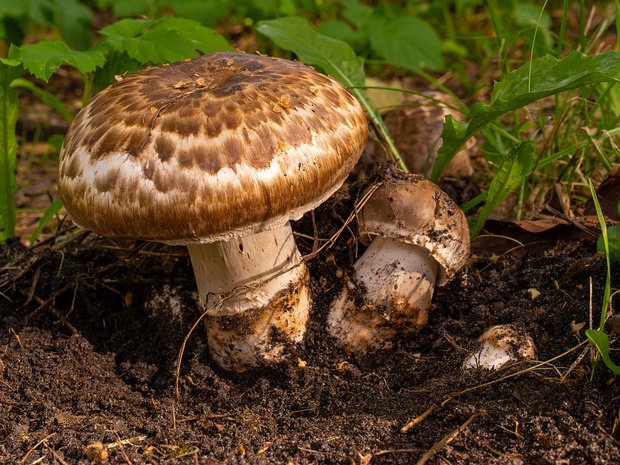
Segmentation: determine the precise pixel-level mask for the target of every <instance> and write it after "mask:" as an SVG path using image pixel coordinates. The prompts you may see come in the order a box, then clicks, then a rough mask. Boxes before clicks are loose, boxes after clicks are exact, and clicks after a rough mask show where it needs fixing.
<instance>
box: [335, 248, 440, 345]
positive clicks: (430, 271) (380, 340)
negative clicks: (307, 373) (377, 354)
mask: <svg viewBox="0 0 620 465" xmlns="http://www.w3.org/2000/svg"><path fill="white" fill-rule="evenodd" d="M438 266H439V265H438V264H437V262H436V261H435V260H434V259H433V258H432V257H431V256H430V255H429V253H428V252H427V251H426V250H424V249H422V248H420V247H418V246H415V245H411V244H406V243H403V242H399V241H397V240H394V239H386V238H383V237H375V239H374V240H373V241H372V242H371V243H370V245H369V246H368V248H367V249H366V251H365V252H364V253H363V254H362V256H361V257H360V258H359V259H358V260H357V261H356V263H355V265H354V272H353V276H352V277H353V279H349V280H348V282H347V286H345V289H344V290H343V292H342V293H341V294H340V296H339V297H338V299H336V301H335V302H334V303H333V304H332V308H331V310H330V314H329V317H328V326H329V329H330V332H331V333H332V334H333V335H334V336H335V337H336V338H337V339H339V340H340V342H341V343H342V345H343V346H344V347H345V348H347V349H348V350H351V351H354V352H361V353H363V352H366V351H368V350H375V349H379V348H382V347H387V346H389V345H390V341H391V339H392V338H393V337H394V335H395V334H396V333H402V332H404V331H405V332H406V331H417V330H419V329H420V328H422V327H423V326H424V325H425V324H426V321H427V319H428V308H429V307H430V305H431V300H432V297H433V292H434V289H435V281H436V279H437V272H438Z"/></svg>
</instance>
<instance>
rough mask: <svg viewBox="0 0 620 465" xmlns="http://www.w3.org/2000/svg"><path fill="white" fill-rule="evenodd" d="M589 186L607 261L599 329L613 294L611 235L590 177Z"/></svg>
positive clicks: (602, 325) (601, 326) (603, 321)
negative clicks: (610, 252) (610, 251)
mask: <svg viewBox="0 0 620 465" xmlns="http://www.w3.org/2000/svg"><path fill="white" fill-rule="evenodd" d="M588 187H589V189H590V194H591V195H592V201H593V202H594V208H595V209H596V216H597V218H598V222H599V225H600V226H601V236H602V237H603V246H604V248H605V261H606V262H607V278H606V281H605V290H604V292H603V305H602V306H601V322H600V324H599V329H600V330H603V328H604V327H605V320H606V319H607V308H608V307H609V296H610V294H611V259H610V256H609V235H608V233H607V222H606V221H605V216H604V215H603V210H602V209H601V204H600V203H599V201H598V196H597V195H596V190H595V189H594V185H592V181H591V180H589V179H588Z"/></svg>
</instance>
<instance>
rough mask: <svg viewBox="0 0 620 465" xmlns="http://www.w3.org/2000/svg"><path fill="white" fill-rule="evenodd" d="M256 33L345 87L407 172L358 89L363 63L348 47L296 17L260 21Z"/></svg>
mask: <svg viewBox="0 0 620 465" xmlns="http://www.w3.org/2000/svg"><path fill="white" fill-rule="evenodd" d="M256 30H257V31H258V32H260V33H261V34H263V35H265V36H267V37H269V38H270V39H271V40H273V41H274V43H275V44H276V45H277V46H278V47H281V48H283V49H284V50H290V51H291V52H293V53H295V55H297V58H299V60H301V61H302V62H304V63H306V64H308V65H312V66H318V67H320V68H321V69H322V70H323V71H324V72H326V73H327V74H329V75H330V76H332V77H333V78H334V79H337V80H338V81H340V82H341V83H342V84H344V85H345V86H346V87H348V88H349V90H350V91H351V93H352V94H353V95H354V96H355V98H357V100H358V101H359V102H360V103H361V105H362V107H364V110H366V113H367V114H368V117H369V118H370V120H371V122H372V124H373V125H374V126H375V127H376V128H377V131H378V132H379V134H380V136H381V138H382V139H383V140H384V141H385V143H386V144H387V145H388V146H389V148H390V152H391V153H392V157H393V158H394V160H395V161H396V162H397V163H398V164H399V165H400V167H401V168H402V169H403V170H405V171H407V166H406V165H405V164H404V163H403V161H402V159H401V158H400V155H399V153H398V149H397V148H396V146H395V145H394V141H393V140H392V137H391V136H390V132H389V131H388V129H387V127H386V126H385V123H384V122H383V120H382V119H381V116H380V115H379V113H378V112H377V111H376V110H375V109H374V108H373V106H372V104H371V103H370V100H368V97H367V96H366V94H365V93H364V91H363V90H362V87H363V86H364V81H365V73H364V60H362V58H360V57H358V56H357V55H356V54H355V51H353V49H352V48H351V47H350V46H349V45H348V44H346V43H345V42H342V41H341V40H337V39H332V38H331V37H327V36H324V35H323V34H319V33H318V32H317V31H315V30H314V29H313V28H312V26H311V25H310V23H309V22H308V21H307V20H305V19H304V18H300V17H298V16H290V17H288V18H280V19H273V20H269V21H260V22H259V23H258V24H257V25H256Z"/></svg>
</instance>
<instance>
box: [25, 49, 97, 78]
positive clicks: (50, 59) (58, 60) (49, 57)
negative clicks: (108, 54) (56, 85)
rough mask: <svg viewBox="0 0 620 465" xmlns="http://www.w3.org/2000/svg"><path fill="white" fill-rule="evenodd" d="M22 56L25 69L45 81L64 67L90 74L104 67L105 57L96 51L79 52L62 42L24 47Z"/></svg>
mask: <svg viewBox="0 0 620 465" xmlns="http://www.w3.org/2000/svg"><path fill="white" fill-rule="evenodd" d="M21 54H22V59H23V64H24V68H26V69H27V70H28V71H30V73H32V74H33V75H34V76H36V77H37V78H39V79H43V80H44V81H47V80H49V78H50V77H51V76H52V74H54V73H55V72H56V70H57V69H58V68H60V67H61V66H63V65H71V66H73V67H74V68H76V69H77V70H78V71H79V72H80V73H82V74H88V73H91V72H93V71H95V69H97V68H99V67H101V66H103V64H104V63H105V55H103V53H101V52H96V51H92V50H89V51H85V52H81V51H77V50H72V49H71V48H69V46H68V45H67V44H66V43H64V42H60V41H56V40H51V41H42V42H38V43H36V44H32V45H22V46H21Z"/></svg>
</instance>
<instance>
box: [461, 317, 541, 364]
mask: <svg viewBox="0 0 620 465" xmlns="http://www.w3.org/2000/svg"><path fill="white" fill-rule="evenodd" d="M535 359H536V346H535V345H534V341H533V340H532V338H531V337H530V336H529V335H528V334H526V333H524V332H523V331H521V330H519V329H517V328H516V327H514V326H512V325H496V326H491V327H490V328H489V329H487V330H486V331H485V332H484V333H483V334H482V336H480V338H479V339H478V343H477V348H476V350H475V351H473V352H472V353H471V354H470V355H469V356H468V357H467V358H466V359H465V362H464V363H463V368H465V369H466V370H471V369H480V368H482V369H486V370H499V369H500V368H501V367H503V366H504V365H506V364H507V363H510V362H518V361H521V360H535Z"/></svg>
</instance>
